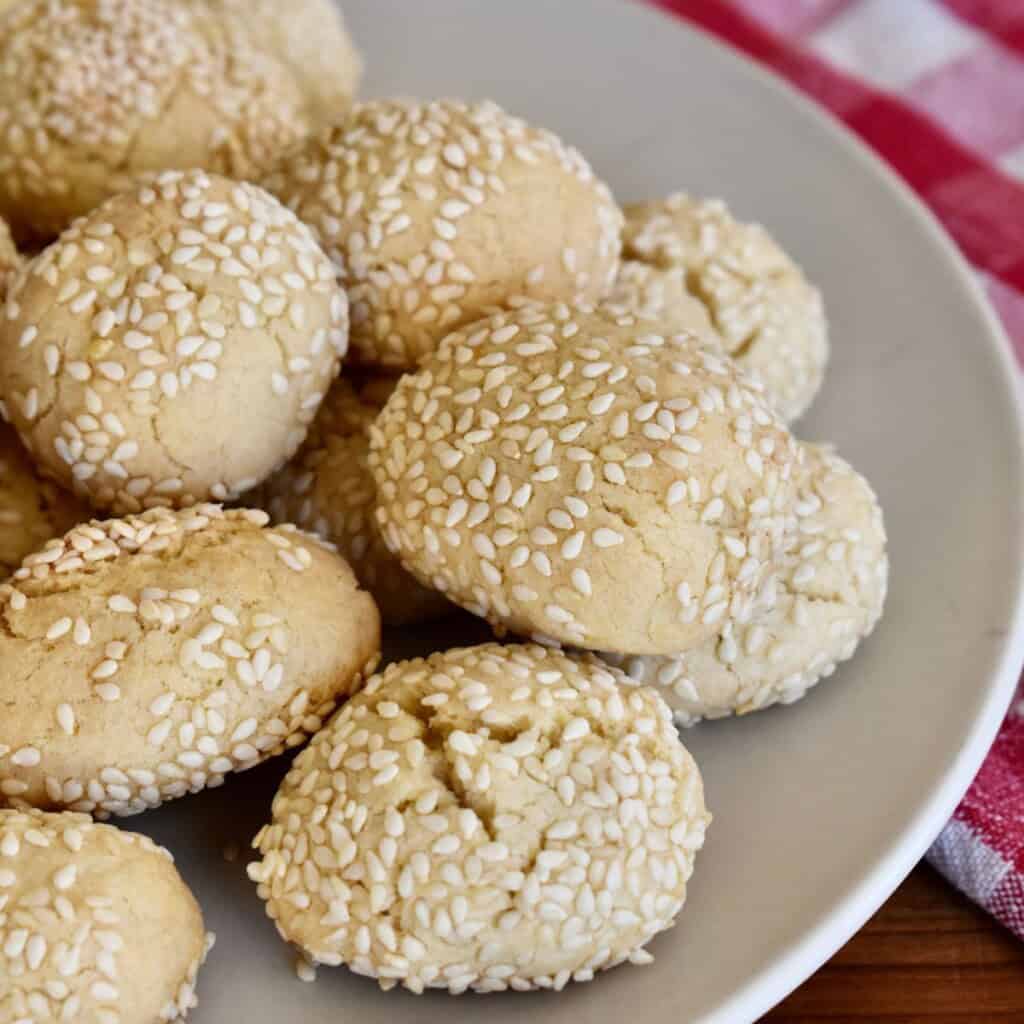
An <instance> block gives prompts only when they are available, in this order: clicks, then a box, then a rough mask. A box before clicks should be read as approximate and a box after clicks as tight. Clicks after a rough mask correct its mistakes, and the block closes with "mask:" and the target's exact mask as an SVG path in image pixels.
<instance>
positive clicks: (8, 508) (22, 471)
mask: <svg viewBox="0 0 1024 1024" xmlns="http://www.w3.org/2000/svg"><path fill="white" fill-rule="evenodd" d="M89 517H90V512H89V510H88V509H87V508H86V506H85V505H83V504H82V503H81V502H79V501H78V500H77V499H76V498H75V497H74V496H73V495H71V494H68V493H67V492H66V491H62V490H61V489H60V488H59V487H58V486H57V485H56V484H54V483H52V482H51V481H49V480H45V479H43V478H42V477H41V476H40V475H39V474H38V472H37V471H36V468H35V466H33V465H32V461H31V459H29V457H28V454H27V453H26V451H25V449H24V448H23V447H22V446H21V442H20V441H19V440H18V438H17V435H16V434H15V433H14V431H13V430H11V428H10V427H7V426H5V425H3V424H0V579H4V578H5V577H7V576H9V575H10V574H11V573H12V572H14V570H15V569H17V568H18V566H19V565H21V560H22V559H23V558H24V557H25V556H26V555H30V554H31V553H32V552H33V551H36V550H37V549H38V548H40V547H42V545H43V543H44V541H48V540H50V539H51V538H52V537H59V536H61V535H62V534H64V533H67V531H68V530H70V529H71V527H72V526H75V525H77V524H78V523H81V522H84V521H85V520H86V519H88V518H89Z"/></svg>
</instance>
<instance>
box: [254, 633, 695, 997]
mask: <svg viewBox="0 0 1024 1024" xmlns="http://www.w3.org/2000/svg"><path fill="white" fill-rule="evenodd" d="M709 820H710V818H709V816H708V814H707V812H706V811H705V808H704V799H703V788H702V783H701V778H700V774H699V772H698V770H697V766H696V765H695V764H694V762H693V760H692V758H691V757H690V755H689V754H688V753H687V752H686V751H685V749H684V748H683V747H682V746H681V745H680V743H679V741H678V737H677V735H676V733H675V729H674V728H673V726H672V721H671V716H670V713H669V710H668V708H667V707H666V706H665V704H664V702H663V701H662V700H661V698H660V697H659V696H658V695H657V694H656V692H655V691H654V690H652V689H650V688H646V687H637V686H635V685H633V684H630V682H629V680H628V679H627V678H626V677H625V676H623V675H622V674H620V673H618V672H616V671H615V670H613V669H608V668H606V667H605V666H603V665H602V663H601V662H600V661H599V660H597V659H596V658H591V657H580V658H575V657H570V656H568V655H565V654H562V653H560V652H557V651H551V650H547V649H545V648H542V647H539V646H529V645H511V646H501V645H498V644H485V645H482V646H480V647H471V648H465V649H462V650H453V651H448V652H445V653H443V654H435V655H432V656H431V657H429V658H427V659H416V660H413V661H408V662H400V663H397V664H394V665H392V666H390V667H389V668H388V669H387V670H386V671H384V672H383V673H381V674H379V675H377V676H375V677H374V678H373V679H372V680H370V682H369V683H368V684H367V686H366V688H365V689H364V690H363V691H362V692H361V693H360V694H358V695H357V696H356V697H354V698H353V699H352V700H351V701H350V702H349V703H348V705H347V706H346V707H345V708H343V709H342V710H341V711H340V712H339V713H338V714H337V715H336V716H335V717H334V718H333V719H332V721H331V722H330V723H329V724H328V725H327V727H326V728H325V729H324V730H323V731H322V732H321V733H320V734H319V735H318V736H317V737H316V738H315V740H314V741H313V743H312V744H311V745H310V747H309V748H308V749H307V750H306V751H304V752H303V753H302V754H300V755H299V757H298V759H297V760H296V762H295V764H294V766H293V768H292V770H291V772H289V774H288V776H287V777H286V778H285V780H284V783H283V784H282V786H281V789H280V790H279V792H278V794H277V796H276V798H275V800H274V808H273V820H272V822H271V824H269V825H267V826H266V827H265V828H264V829H263V830H262V831H261V832H260V834H259V836H257V838H256V840H255V842H254V845H255V846H256V847H257V848H258V850H259V851H260V853H261V854H262V860H261V861H259V862H257V863H256V864H253V865H251V866H250V875H251V876H252V878H253V879H254V881H256V882H257V883H258V886H259V892H260V895H261V896H262V897H263V898H264V899H265V900H266V901H267V910H268V913H269V914H270V916H271V917H272V918H273V919H274V920H275V921H276V923H277V927H278V929H279V931H280V932H281V934H282V936H283V937H284V938H285V939H286V940H288V941H291V942H293V943H295V944H296V945H298V946H299V947H300V948H301V949H302V950H303V951H304V952H305V953H306V954H307V955H308V956H309V957H310V958H312V959H313V960H315V961H317V962H320V963H324V964H331V965H338V964H342V963H344V964H347V965H348V966H349V967H350V968H351V969H352V970H354V971H356V972H357V973H360V974H366V975H369V976H371V977H375V978H377V979H378V980H379V981H380V982H381V984H382V985H384V986H385V987H390V986H391V985H394V984H396V983H399V982H400V983H402V984H403V985H405V986H406V987H407V988H409V989H411V990H412V991H414V992H420V991H423V990H424V989H426V988H447V989H449V990H450V991H452V992H463V991H466V990H467V989H471V990H474V991H483V992H489V991H500V990H504V989H514V990H525V989H531V988H554V989H560V988H562V987H563V986H564V985H565V984H567V983H568V981H569V980H577V981H586V980H589V979H590V978H591V977H593V975H594V974H595V973H596V972H597V971H599V970H602V969H604V968H607V967H612V966H614V965H615V964H617V963H621V962H623V961H626V960H632V961H633V962H636V963H644V962H647V961H648V960H649V959H650V957H649V954H647V953H646V951H644V949H643V946H644V945H645V944H646V943H647V942H648V941H649V940H650V939H651V938H652V937H653V936H654V935H655V934H657V933H658V932H659V931H662V930H663V929H665V928H667V927H669V926H671V924H672V923H673V922H674V919H675V917H676V915H677V913H678V912H679V910H680V909H681V907H682V905H683V902H684V899H685V894H686V883H687V881H688V880H689V878H690V874H691V872H692V870H693V861H694V856H695V854H696V852H697V850H699V848H700V847H701V845H702V844H703V841H704V833H705V829H706V827H707V824H708V822H709Z"/></svg>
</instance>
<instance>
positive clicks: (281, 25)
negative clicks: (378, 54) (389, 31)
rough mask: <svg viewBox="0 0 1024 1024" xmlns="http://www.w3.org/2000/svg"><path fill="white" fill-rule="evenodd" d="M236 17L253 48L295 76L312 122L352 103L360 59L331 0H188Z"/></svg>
mask: <svg viewBox="0 0 1024 1024" xmlns="http://www.w3.org/2000/svg"><path fill="white" fill-rule="evenodd" d="M193 2H194V3H195V4H196V5H197V6H200V7H202V6H205V7H207V8H211V9H212V10H214V11H215V12H217V13H219V14H221V15H222V16H230V17H236V18H238V19H239V21H240V23H241V25H242V26H243V28H244V30H245V31H246V32H248V34H249V38H250V39H251V40H252V44H253V46H254V47H256V49H258V50H260V51H261V52H263V53H268V54H271V55H272V56H273V57H275V58H277V59H278V60H279V61H281V63H283V64H284V65H285V66H286V67H287V68H288V70H289V71H290V72H291V73H292V75H293V76H294V77H295V80H296V81H297V82H298V85H299V87H300V89H301V90H302V93H303V95H304V97H305V100H306V106H307V109H308V112H309V115H310V120H311V121H312V122H313V123H314V124H318V123H322V122H331V121H335V120H338V119H339V118H340V117H341V116H342V115H343V114H344V112H345V111H346V110H347V109H348V108H349V106H351V103H352V97H353V96H354V95H355V92H356V87H357V86H358V85H359V79H360V77H361V76H362V72H363V61H362V58H361V57H360V56H359V51H358V50H357V49H356V46H355V43H354V42H353V41H352V37H351V36H350V35H349V33H348V30H347V29H346V27H345V22H344V19H343V18H342V14H341V11H340V9H339V8H338V5H337V4H336V3H335V2H334V0H292V2H291V3H289V4H288V10H287V12H286V13H285V12H283V11H282V9H281V3H280V0H193Z"/></svg>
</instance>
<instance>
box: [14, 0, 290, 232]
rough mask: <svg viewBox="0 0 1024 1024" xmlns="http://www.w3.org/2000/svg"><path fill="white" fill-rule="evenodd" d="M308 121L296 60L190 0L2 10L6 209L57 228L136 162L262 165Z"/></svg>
mask: <svg viewBox="0 0 1024 1024" xmlns="http://www.w3.org/2000/svg"><path fill="white" fill-rule="evenodd" d="M307 130H308V123H307V120H306V116H305V113H304V111H303V97H302V93H301V91H300V89H299V87H298V85H297V83H296V82H295V80H294V76H293V75H292V74H291V72H290V71H289V70H288V69H287V68H286V67H285V66H284V65H282V64H281V63H279V62H278V61H277V60H276V59H275V58H273V57H272V56H270V55H269V54H267V53H264V52H261V51H260V50H257V49H256V48H255V47H254V46H253V45H252V44H251V43H250V41H249V37H248V35H247V34H245V33H243V32H241V31H239V30H238V27H237V26H236V25H234V24H233V23H232V22H230V21H229V20H227V19H224V18H217V17H215V16H213V15H212V14H210V13H205V14H204V13H202V12H200V11H199V10H198V9H197V8H196V7H195V6H189V5H186V4H181V3H178V2H177V0H22V2H21V3H19V4H18V5H17V6H15V7H13V8H12V9H11V10H10V11H9V12H7V14H6V16H5V17H4V18H3V20H2V21H0V214H3V215H5V216H7V217H8V219H10V220H11V223H12V226H13V227H14V228H15V233H16V234H17V235H19V236H26V237H28V236H31V237H35V238H38V239H42V240H49V239H50V238H52V237H53V236H54V235H56V234H57V233H58V232H60V231H61V230H63V229H64V227H65V226H66V225H67V224H68V223H69V222H70V221H71V220H72V219H73V218H74V217H77V216H80V215H82V214H84V213H86V212H87V211H89V210H91V209H92V208H93V207H95V206H97V205H98V204H99V203H100V202H101V201H102V200H104V199H105V198H107V197H108V196H110V195H112V194H114V193H115V192H119V191H121V190H123V189H125V188H127V187H129V185H130V182H131V180H132V179H133V177H134V176H135V175H137V174H138V173H140V172H143V171H159V170H163V169H166V168H188V167H204V168H206V169H208V170H211V171H220V172H222V173H225V174H228V175H231V176H233V177H238V178H247V177H253V176H254V175H256V174H258V173H259V172H260V171H261V170H262V169H263V168H265V167H266V166H267V165H268V164H269V163H270V162H271V160H272V159H276V155H277V153H278V152H280V150H281V148H282V147H285V146H289V145H292V144H293V143H295V142H297V141H298V140H299V139H301V138H302V137H303V136H304V135H305V134H306V132H307Z"/></svg>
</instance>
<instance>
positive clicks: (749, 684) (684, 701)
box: [609, 444, 889, 725]
mask: <svg viewBox="0 0 1024 1024" xmlns="http://www.w3.org/2000/svg"><path fill="white" fill-rule="evenodd" d="M803 448H804V455H805V458H804V462H803V465H802V466H801V468H800V471H799V473H798V481H799V483H798V488H797V500H796V506H795V509H796V517H797V522H798V524H799V528H798V531H797V532H796V533H795V534H794V537H793V541H792V545H791V548H790V550H789V551H788V552H787V554H786V557H785V558H784V559H783V560H782V562H781V564H780V566H779V568H778V569H777V570H776V572H775V573H773V574H772V576H771V577H769V579H768V580H767V581H766V583H765V585H764V587H763V588H762V592H761V595H760V597H759V601H758V608H757V610H756V612H755V614H754V615H753V616H752V617H751V619H750V621H749V622H746V623H742V624H736V625H734V626H730V627H728V628H727V629H726V630H723V632H722V634H721V635H720V636H718V637H715V638H714V639H713V640H711V641H709V642H708V643H706V644H704V645H703V646H702V647H698V648H695V649H694V650H692V651H689V652H687V653H685V654H681V655H679V656H677V657H667V658H665V657H662V658H657V657H623V656H621V655H620V656H609V660H611V661H612V662H613V664H616V665H618V666H620V667H621V668H623V669H625V671H626V672H627V673H628V674H629V675H630V676H632V677H633V678H634V679H636V680H638V681H639V682H642V683H647V684H650V685H652V686H657V687H659V689H660V692H661V693H662V696H664V698H665V700H666V701H667V702H668V704H669V706H670V707H671V708H672V709H673V711H674V713H675V717H676V721H677V722H678V723H679V724H681V725H691V724H692V723H694V722H696V721H699V720H700V719H701V718H720V717H722V716H723V715H729V714H746V713H747V712H750V711H758V710H760V709H761V708H764V707H768V706H769V705H771V704H776V703H783V704H790V703H792V702H793V701H795V700H798V699H799V698H800V697H802V696H803V695H804V694H805V693H806V692H807V691H808V690H809V689H810V687H812V686H813V685H814V684H815V683H817V682H818V681H819V680H820V679H823V678H825V677H826V676H829V675H831V674H832V672H833V671H834V670H835V668H836V665H837V664H838V663H839V662H841V661H845V660H846V659H847V658H851V657H853V653H854V651H855V650H856V649H857V646H858V644H859V643H860V642H861V640H863V639H864V638H865V637H866V636H868V635H869V634H870V633H871V631H872V630H873V629H874V628H875V625H876V624H877V623H878V620H879V618H880V617H881V614H882V606H883V605H884V603H885V594H886V587H887V582H888V575H889V560H888V557H887V555H886V538H885V526H884V524H883V521H882V510H881V509H880V508H879V506H878V501H877V499H876V498H875V495H874V493H873V492H872V490H871V487H870V485H869V484H868V482H867V481H866V480H865V479H864V478H863V477H862V476H861V475H860V474H859V473H857V472H856V471H855V470H854V469H853V468H852V467H851V466H850V465H849V464H848V463H846V462H844V461H843V460H842V459H840V458H839V457H838V456H837V455H834V454H832V452H830V451H829V450H828V449H827V448H823V447H821V446H819V445H811V444H807V445H803Z"/></svg>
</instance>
